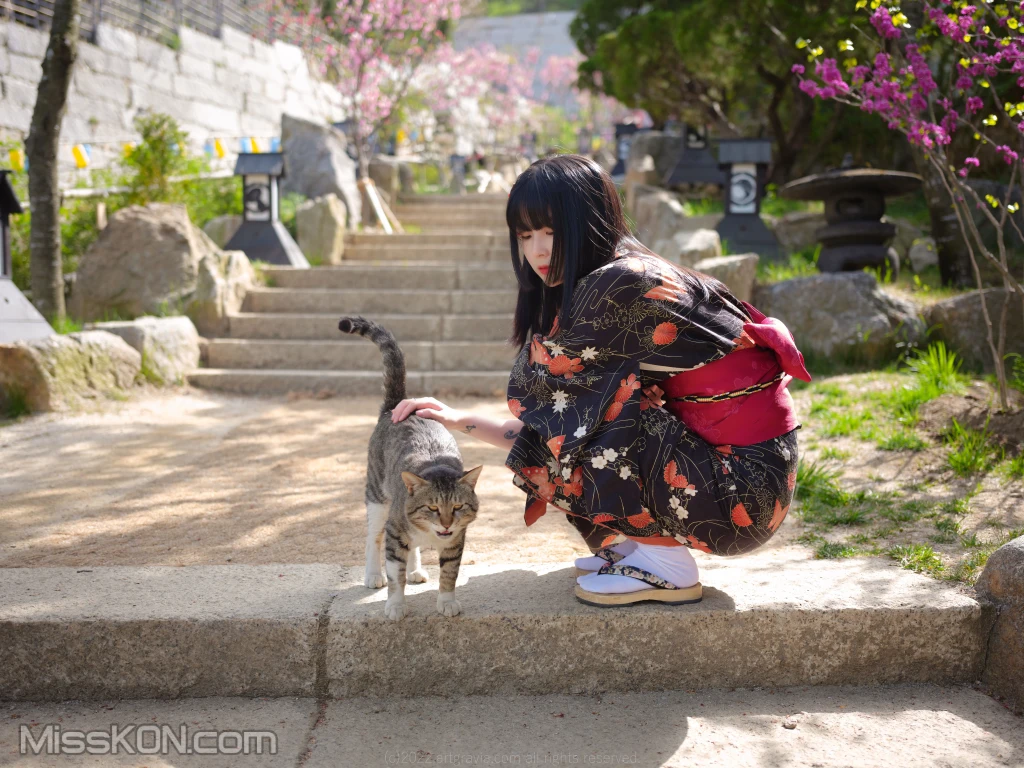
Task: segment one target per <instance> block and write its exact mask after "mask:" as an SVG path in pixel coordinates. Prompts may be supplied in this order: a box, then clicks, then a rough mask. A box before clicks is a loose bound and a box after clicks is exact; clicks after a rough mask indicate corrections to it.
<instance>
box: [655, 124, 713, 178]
mask: <svg viewBox="0 0 1024 768" xmlns="http://www.w3.org/2000/svg"><path fill="white" fill-rule="evenodd" d="M667 130H668V129H667V127H666V132H667ZM679 135H680V136H681V137H683V138H684V141H683V153H682V155H680V157H679V162H677V163H676V165H675V167H674V168H673V169H672V170H671V171H669V172H668V174H667V175H666V176H665V186H666V187H669V188H672V187H678V186H681V185H683V184H718V185H719V186H721V185H724V184H725V173H723V172H722V169H721V168H720V167H719V165H718V161H717V160H716V159H715V156H714V155H712V154H711V147H710V143H709V142H708V128H707V126H706V125H702V126H692V125H682V126H681V128H680V130H679Z"/></svg>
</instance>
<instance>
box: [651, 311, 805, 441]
mask: <svg viewBox="0 0 1024 768" xmlns="http://www.w3.org/2000/svg"><path fill="white" fill-rule="evenodd" d="M742 304H743V307H744V308H745V309H746V310H747V313H748V314H749V315H750V317H751V319H752V322H749V323H744V325H743V334H742V336H741V337H740V344H739V346H738V347H737V349H736V350H734V351H733V352H730V353H729V354H727V355H726V356H725V357H723V358H720V359H718V360H715V361H714V362H712V363H708V364H707V365H704V366H701V367H700V368H696V369H694V370H692V371H683V372H681V373H677V374H676V375H674V376H671V377H670V378H668V379H666V380H665V381H663V382H662V383H661V385H660V386H661V389H662V390H663V391H664V392H665V408H666V410H668V412H669V413H671V414H673V415H674V416H676V417H677V418H678V419H679V420H680V421H682V422H683V423H684V424H685V425H686V426H687V427H689V428H690V429H691V430H693V431H694V432H696V433H697V435H699V436H700V437H701V438H702V439H704V440H705V441H707V442H709V443H711V444H712V445H741V446H742V445H753V444H754V443H761V442H764V441H765V440H771V439H773V438H776V437H780V436H781V435H784V434H786V433H787V432H790V431H792V430H794V429H796V428H797V426H799V425H798V423H797V420H796V414H795V413H794V411H793V398H792V396H791V395H790V394H789V390H787V389H786V387H787V385H788V384H789V382H790V381H791V380H792V379H793V378H797V379H800V380H801V381H810V380H811V375H810V374H809V373H808V372H807V369H806V368H805V367H804V358H803V355H802V354H800V350H799V349H797V347H796V342H795V341H794V340H793V335H792V334H791V333H790V332H789V329H788V328H786V326H785V325H784V324H783V323H782V322H781V321H779V320H776V319H775V318H772V317H765V315H764V314H763V313H761V312H759V311H758V310H757V309H755V308H754V307H752V306H751V305H750V304H748V303H746V302H745V301H744V302H742ZM673 398H674V399H673Z"/></svg>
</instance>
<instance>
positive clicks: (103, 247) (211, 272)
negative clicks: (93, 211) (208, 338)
mask: <svg viewBox="0 0 1024 768" xmlns="http://www.w3.org/2000/svg"><path fill="white" fill-rule="evenodd" d="M77 274H78V277H77V280H76V283H75V290H74V293H73V294H72V305H71V313H72V315H73V316H75V317H76V318H78V319H80V320H86V321H88V320H106V319H108V318H109V317H110V315H117V316H118V317H119V318H122V319H131V318H135V317H140V316H142V315H167V314H186V315H188V316H189V317H191V318H192V320H193V321H194V322H195V324H196V327H197V328H199V330H200V331H201V332H202V333H205V334H210V335H217V334H221V333H224V332H225V331H226V330H227V314H228V313H232V312H237V311H238V310H239V309H240V307H241V303H242V299H243V298H244V297H245V294H246V292H247V291H248V290H249V288H250V287H252V285H253V281H254V278H255V275H254V273H253V270H252V265H251V264H250V263H249V260H248V259H247V258H246V256H245V254H244V253H242V252H241V251H222V250H220V249H219V248H218V247H217V246H216V245H215V244H214V242H213V241H212V240H211V239H210V238H209V237H208V236H207V235H206V233H204V232H203V231H202V230H200V229H199V228H198V227H196V226H194V225H193V224H192V222H191V221H190V220H189V218H188V212H187V211H186V210H185V206H183V205H169V204H165V203H150V204H149V205H147V206H144V207H143V206H130V207H128V208H122V209H121V210H120V211H118V212H117V213H115V214H114V215H113V216H111V218H110V223H109V224H108V225H107V228H106V229H105V230H103V232H101V233H100V236H99V238H97V240H96V241H95V242H94V243H93V244H92V245H91V246H90V247H89V250H88V251H86V253H85V255H84V256H83V257H82V259H81V261H80V263H79V266H78V273H77Z"/></svg>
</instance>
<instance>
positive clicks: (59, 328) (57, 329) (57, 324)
mask: <svg viewBox="0 0 1024 768" xmlns="http://www.w3.org/2000/svg"><path fill="white" fill-rule="evenodd" d="M50 327H51V328H53V330H54V333H59V334H60V335H61V336H66V335H67V334H69V333H78V332H79V331H80V330H82V324H81V323H79V322H78V321H77V320H72V319H71V318H70V317H65V318H64V319H63V320H51V321H50Z"/></svg>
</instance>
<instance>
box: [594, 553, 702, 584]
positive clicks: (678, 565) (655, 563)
mask: <svg viewBox="0 0 1024 768" xmlns="http://www.w3.org/2000/svg"><path fill="white" fill-rule="evenodd" d="M616 565H632V566H634V567H636V568H643V569H644V570H645V571H648V572H650V573H653V574H654V575H655V576H660V577H661V578H663V579H665V581H667V582H669V583H670V584H675V585H676V586H677V587H680V588H685V587H692V586H693V585H694V584H696V583H697V582H698V581H700V578H699V574H698V569H697V561H696V560H694V559H693V555H692V554H691V553H690V549H689V547H665V546H659V545H657V544H637V545H636V550H635V551H634V552H633V553H632V554H629V555H627V556H626V557H624V558H622V559H621V560H619V562H618V563H616ZM576 583H577V584H579V585H580V586H581V587H583V588H584V589H585V590H587V591H588V592H597V593H600V594H604V595H619V594H624V593H628V592H639V591H640V590H642V589H654V588H655V587H653V586H651V585H650V584H648V583H646V582H644V581H640V580H639V579H633V578H630V577H629V576H619V575H617V574H611V573H588V574H585V575H583V576H579V577H577V579H576Z"/></svg>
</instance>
